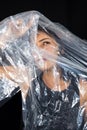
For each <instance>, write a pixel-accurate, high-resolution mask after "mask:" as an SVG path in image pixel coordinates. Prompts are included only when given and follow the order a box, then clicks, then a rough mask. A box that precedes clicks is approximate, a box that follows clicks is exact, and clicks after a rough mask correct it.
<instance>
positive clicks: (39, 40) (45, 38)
mask: <svg viewBox="0 0 87 130" xmlns="http://www.w3.org/2000/svg"><path fill="white" fill-rule="evenodd" d="M47 39H49V38H43V39H41V40H39V42H42V41H44V40H47Z"/></svg>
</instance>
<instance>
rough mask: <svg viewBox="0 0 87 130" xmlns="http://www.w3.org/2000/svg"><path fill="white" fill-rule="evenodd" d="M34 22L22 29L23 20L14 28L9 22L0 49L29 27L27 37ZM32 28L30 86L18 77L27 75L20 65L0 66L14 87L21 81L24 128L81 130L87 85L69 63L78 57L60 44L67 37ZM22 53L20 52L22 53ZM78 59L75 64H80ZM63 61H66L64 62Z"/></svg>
mask: <svg viewBox="0 0 87 130" xmlns="http://www.w3.org/2000/svg"><path fill="white" fill-rule="evenodd" d="M35 20H36V19H35ZM34 22H35V21H32V20H31V21H30V22H29V24H27V25H28V26H22V24H23V21H20V20H18V21H17V22H16V25H15V26H14V23H13V22H10V24H8V25H9V26H8V28H7V30H6V35H5V33H4V36H3V35H0V39H1V44H0V46H1V48H2V49H4V48H5V46H6V44H5V43H6V42H7V43H8V41H9V40H10V38H11V37H13V39H12V42H13V40H14V38H15V39H18V38H19V37H20V38H21V37H22V36H23V35H24V34H26V32H27V31H28V29H29V28H31V30H29V33H28V34H32V33H31V31H32V32H33V27H31V26H35V23H34ZM36 22H37V21H36ZM32 23H34V24H32ZM37 24H38V22H37ZM23 25H24V24H23ZM25 25H26V24H25ZM21 26H22V28H21ZM55 27H56V25H55ZM34 29H35V33H34V34H36V37H33V35H32V37H33V38H35V39H33V38H32V37H31V39H29V40H31V41H29V43H32V45H31V46H30V47H31V48H30V53H31V56H32V59H33V60H32V61H31V63H29V64H28V65H32V68H33V69H32V73H33V77H32V78H31V82H30V85H28V83H27V84H26V80H24V79H23V78H22V79H21V78H20V77H21V76H22V74H23V75H25V73H26V72H27V71H26V67H25V68H24V66H22V65H23V64H22V65H21V66H22V67H21V66H16V65H15V64H13V62H12V60H10V63H11V65H10V66H9V67H8V66H5V67H4V65H3V67H2V69H1V75H2V76H3V73H4V75H5V76H6V77H8V78H10V79H11V80H14V82H17V83H18V84H19V82H18V81H19V80H15V79H20V80H21V81H22V82H21V83H20V87H21V90H22V92H23V91H24V97H25V98H26V112H27V118H25V120H24V121H25V122H24V125H25V127H24V129H25V130H82V129H84V130H85V129H86V123H85V122H86V114H85V112H86V101H87V96H86V93H85V91H86V88H87V82H86V80H85V78H84V77H83V76H82V77H83V78H82V77H80V76H79V70H78V69H76V68H75V67H76V66H75V65H74V66H73V62H74V63H76V62H75V60H74V58H77V56H78V55H76V53H72V50H70V49H71V48H69V46H70V47H72V44H70V45H69V44H67V43H66V44H64V43H65V42H66V41H65V39H64V38H65V37H66V36H67V35H64V36H65V37H64V36H63V40H61V38H60V37H58V36H57V35H56V34H54V33H53V32H52V31H50V32H49V31H47V30H46V28H44V30H43V29H42V28H40V29H38V31H37V30H36V28H34ZM37 32H38V33H37ZM11 34H12V35H11ZM60 34H61V33H60ZM63 34H65V33H63ZM10 36H11V37H10ZM29 36H31V35H29ZM34 36H35V35H34ZM60 36H61V35H60ZM29 38H30V37H29ZM22 39H23V38H22ZM66 40H67V39H66ZM14 43H15V42H14ZM26 43H27V42H26ZM33 43H34V44H33ZM73 44H74V43H73ZM82 45H83V44H82ZM74 48H75V45H74ZM5 50H6V49H5ZM9 51H10V50H9ZM6 52H7V51H6ZM22 52H24V51H23V50H22ZM73 52H74V51H73ZM6 54H8V53H6ZM23 54H24V53H23ZM20 56H21V55H20ZM14 57H15V55H14ZM23 57H24V55H22V58H23ZM22 58H21V59H22ZM15 59H16V58H15ZM79 59H81V58H79ZM79 59H78V62H77V63H79V64H80V62H79ZM67 60H68V61H70V62H67ZM29 61H30V60H29ZM32 62H33V64H32ZM14 63H15V61H14ZM18 63H19V64H18V65H20V62H18ZM28 67H29V66H28ZM78 67H79V65H78ZM78 67H77V68H78ZM7 70H8V71H7ZM11 70H12V71H11ZM7 72H11V73H7ZM22 72H24V73H22ZM10 74H11V75H10ZM19 74H20V75H19ZM28 74H29V73H28ZM28 74H27V73H26V76H25V77H27V78H28ZM83 75H84V74H83ZM16 76H17V77H16ZM18 76H19V77H18ZM23 77H24V76H23ZM25 79H26V78H25ZM29 86H30V87H29ZM84 90H85V91H84ZM27 91H28V92H27ZM83 92H84V93H83ZM25 98H23V99H25ZM83 127H84V128H83Z"/></svg>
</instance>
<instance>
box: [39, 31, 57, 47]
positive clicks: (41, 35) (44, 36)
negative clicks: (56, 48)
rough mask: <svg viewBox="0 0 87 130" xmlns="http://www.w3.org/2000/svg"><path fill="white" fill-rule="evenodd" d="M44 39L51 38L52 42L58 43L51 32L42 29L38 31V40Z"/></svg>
mask: <svg viewBox="0 0 87 130" xmlns="http://www.w3.org/2000/svg"><path fill="white" fill-rule="evenodd" d="M42 39H44V40H50V42H53V43H55V44H56V45H57V42H56V41H55V39H54V38H53V37H52V36H50V35H49V34H47V33H45V32H42V31H38V34H37V41H38V42H39V41H41V40H42Z"/></svg>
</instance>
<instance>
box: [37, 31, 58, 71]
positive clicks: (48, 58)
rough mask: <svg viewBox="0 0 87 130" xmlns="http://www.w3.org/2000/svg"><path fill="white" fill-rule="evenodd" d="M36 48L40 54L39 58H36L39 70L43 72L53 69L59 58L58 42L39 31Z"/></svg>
mask: <svg viewBox="0 0 87 130" xmlns="http://www.w3.org/2000/svg"><path fill="white" fill-rule="evenodd" d="M36 46H37V47H38V50H39V52H40V53H39V54H38V57H37V56H36V58H35V61H36V65H37V66H38V68H39V69H40V70H42V71H44V70H48V69H50V68H52V67H53V66H54V65H55V61H56V59H57V57H58V44H57V43H56V41H55V40H54V39H53V38H52V37H51V36H49V35H48V34H46V33H44V32H41V31H39V32H38V34H37V39H36ZM53 60H54V61H53Z"/></svg>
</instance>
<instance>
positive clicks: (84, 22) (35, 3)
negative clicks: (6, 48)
mask: <svg viewBox="0 0 87 130" xmlns="http://www.w3.org/2000/svg"><path fill="white" fill-rule="evenodd" d="M30 10H37V11H39V12H41V13H42V14H44V15H45V16H46V17H47V18H49V19H50V20H51V21H53V22H59V23H61V24H63V25H64V26H65V27H67V28H68V29H69V30H70V31H71V32H72V33H74V34H76V35H77V36H79V37H80V38H82V39H87V4H86V1H84V0H82V1H80V0H52V1H51V0H28V1H27V0H21V1H20V0H15V1H13V0H12V1H11V2H9V1H4V0H3V1H0V21H1V20H3V19H4V18H6V17H8V16H11V15H14V14H17V13H20V12H24V11H30ZM20 118H21V94H20V93H19V94H17V95H16V96H15V97H13V98H12V99H11V100H10V101H8V103H7V104H5V105H4V106H3V107H2V108H1V109H0V122H1V123H0V124H2V126H5V125H6V124H8V125H6V126H7V129H9V130H10V129H11V127H10V125H11V124H12V126H13V128H15V129H16V130H19V125H20V123H19V120H20ZM3 124H4V125H3ZM0 129H1V128H0ZM2 130H3V129H2Z"/></svg>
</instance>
